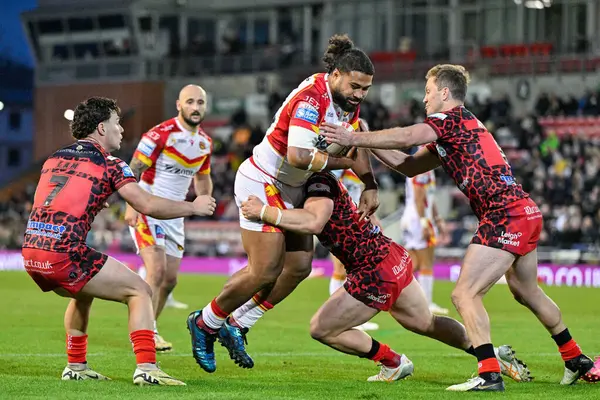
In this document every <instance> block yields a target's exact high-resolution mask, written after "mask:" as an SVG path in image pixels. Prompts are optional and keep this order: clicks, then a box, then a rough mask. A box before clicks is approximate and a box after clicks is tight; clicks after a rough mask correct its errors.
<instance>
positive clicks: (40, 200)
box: [23, 140, 136, 252]
mask: <svg viewBox="0 0 600 400" xmlns="http://www.w3.org/2000/svg"><path fill="white" fill-rule="evenodd" d="M131 182H136V179H135V178H134V176H133V173H132V172H131V169H130V168H129V166H128V165H127V163H126V162H124V161H121V160H120V159H118V158H117V157H113V156H111V155H110V154H108V153H107V152H106V151H105V150H104V149H102V147H101V146H100V145H99V144H97V143H96V142H93V141H91V140H79V141H77V142H75V143H73V144H71V145H69V146H67V147H64V148H62V149H60V150H58V151H56V152H55V153H54V154H52V155H51V156H50V157H49V158H48V159H47V160H46V162H45V163H44V166H43V167H42V172H41V176H40V181H39V183H38V186H37V189H36V191H35V197H34V201H33V208H32V210H31V215H30V216H29V221H28V222H27V230H26V231H25V240H24V242H23V247H30V248H36V249H44V250H49V251H56V252H70V251H76V250H77V248H78V246H79V245H81V244H85V240H86V237H87V234H88V232H89V230H90V228H91V224H92V222H93V221H94V218H95V217H96V215H97V214H98V213H99V212H100V211H101V210H102V208H103V207H104V203H105V202H106V200H107V199H108V197H109V196H110V195H111V194H113V193H114V192H115V191H117V190H118V189H119V188H121V187H122V186H123V185H125V184H127V183H131Z"/></svg>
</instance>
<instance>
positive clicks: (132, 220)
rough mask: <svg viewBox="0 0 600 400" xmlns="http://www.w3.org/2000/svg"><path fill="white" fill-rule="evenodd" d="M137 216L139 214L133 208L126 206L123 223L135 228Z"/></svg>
mask: <svg viewBox="0 0 600 400" xmlns="http://www.w3.org/2000/svg"><path fill="white" fill-rule="evenodd" d="M139 215H140V213H138V212H137V211H135V210H134V209H133V207H131V206H130V205H129V204H127V207H126V208H125V222H127V225H129V226H132V227H134V228H135V226H136V224H137V220H138V216H139Z"/></svg>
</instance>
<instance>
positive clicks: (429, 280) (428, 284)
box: [417, 270, 433, 304]
mask: <svg viewBox="0 0 600 400" xmlns="http://www.w3.org/2000/svg"><path fill="white" fill-rule="evenodd" d="M417 280H418V281H419V284H420V285H421V287H422V288H423V292H425V298H426V299H427V304H431V303H432V301H433V271H431V270H421V271H419V278H418V279H417Z"/></svg>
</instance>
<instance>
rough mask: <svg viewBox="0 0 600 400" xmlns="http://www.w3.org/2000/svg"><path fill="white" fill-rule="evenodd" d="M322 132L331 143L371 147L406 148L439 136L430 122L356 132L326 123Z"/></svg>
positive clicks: (433, 139)
mask: <svg viewBox="0 0 600 400" xmlns="http://www.w3.org/2000/svg"><path fill="white" fill-rule="evenodd" d="M321 134H322V135H323V136H325V137H326V138H327V141H328V142H329V143H337V144H340V145H342V146H356V147H364V148H369V149H405V148H407V147H412V146H417V145H420V144H425V143H430V142H433V141H435V140H436V139H437V138H438V136H437V134H436V132H435V131H434V130H433V128H432V127H431V126H429V125H428V124H415V125H411V126H407V127H405V128H400V127H396V128H391V129H384V130H381V131H372V132H363V133H354V132H349V131H348V130H346V129H344V128H343V127H340V126H337V125H332V124H329V123H324V124H323V125H321Z"/></svg>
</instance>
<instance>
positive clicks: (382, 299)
mask: <svg viewBox="0 0 600 400" xmlns="http://www.w3.org/2000/svg"><path fill="white" fill-rule="evenodd" d="M390 297H392V295H391V294H389V293H386V294H380V295H379V296H374V295H372V294H371V293H369V294H367V298H368V299H369V300H373V301H375V302H377V303H380V304H385V303H386V302H387V299H389V298H390Z"/></svg>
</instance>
